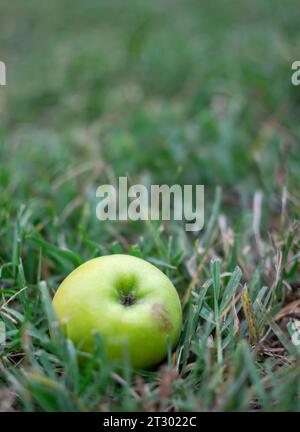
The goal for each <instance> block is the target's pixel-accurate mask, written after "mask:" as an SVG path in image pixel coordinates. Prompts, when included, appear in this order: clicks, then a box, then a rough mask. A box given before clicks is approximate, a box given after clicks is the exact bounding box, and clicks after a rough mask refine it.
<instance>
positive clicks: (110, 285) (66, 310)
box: [53, 254, 182, 369]
mask: <svg viewBox="0 0 300 432" xmlns="http://www.w3.org/2000/svg"><path fill="white" fill-rule="evenodd" d="M124 303H125V304H124ZM130 303H132V304H130ZM53 307H54V311H55V314H56V317H57V319H58V321H59V322H60V323H61V327H62V329H63V332H64V334H65V336H67V337H68V338H70V339H71V340H72V341H73V342H74V343H75V345H77V346H80V347H81V349H82V350H83V351H87V352H91V351H92V350H93V347H94V344H95V339H94V333H95V332H98V333H99V334H100V336H101V339H102V341H103V344H104V347H105V351H106V353H107V357H108V359H110V360H113V359H116V360H122V359H124V353H125V352H126V350H127V352H128V353H129V356H130V360H131V364H132V366H133V367H135V368H144V369H148V368H151V367H153V366H154V365H156V364H158V363H160V362H161V361H162V360H163V359H164V358H165V357H166V354H167V340H168V339H169V341H170V344H171V345H172V347H174V346H175V345H176V343H177V342H178V339H179V336H180V332H181V327H182V309H181V304H180V300H179V296H178V294H177V291H176V289H175V287H174V285H173V284H172V282H171V281H170V279H169V278H168V277H167V276H166V275H165V274H164V273H163V272H161V271H160V270H159V269H158V268H156V267H155V266H154V265H152V264H150V263H149V262H147V261H145V260H143V259H140V258H137V257H134V256H130V255H122V254H116V255H107V256H103V257H99V258H95V259H92V260H90V261H87V262H86V263H84V264H82V265H81V266H79V267H78V268H77V269H75V270H74V271H73V272H72V273H70V274H69V276H67V278H66V279H65V280H64V281H63V282H62V283H61V285H60V286H59V288H58V290H57V292H56V294H55V296H54V299H53Z"/></svg>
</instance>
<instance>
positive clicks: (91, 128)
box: [0, 0, 300, 411]
mask: <svg viewBox="0 0 300 432" xmlns="http://www.w3.org/2000/svg"><path fill="white" fill-rule="evenodd" d="M299 22H300V9H299V4H298V2H297V1H296V0H288V1H286V2H282V1H277V0H275V1H271V0H270V1H260V0H255V1H252V2H249V1H239V2H230V1H219V2H212V1H206V0H205V1H201V2H200V1H196V0H187V1H183V0H173V1H171V0H164V1H158V0H152V1H151V2H150V1H149V2H146V1H138V0H132V1H126V2H123V1H121V0H112V1H108V0H102V1H96V0H86V1H74V0H73V1H71V0H60V1H58V0H53V1H51V2H38V1H37V0H28V1H27V2H24V3H21V2H19V4H18V3H15V4H13V3H12V2H11V1H8V0H1V1H0V60H2V61H5V62H6V65H7V86H6V87H5V88H4V87H0V209H1V211H0V319H1V320H3V321H4V322H5V325H6V328H7V344H6V346H5V347H1V348H0V411H1V410H4V411H6V410H38V411H49V410H54V411H56V410H57V411H63V410H123V409H124V410H142V409H144V410H147V409H150V410H249V409H262V410H300V402H299V388H300V363H299V357H298V356H299V353H298V349H297V347H295V346H294V345H293V344H292V343H291V333H289V328H290V320H291V318H297V317H298V318H300V313H299V312H300V309H299V308H300V302H299V286H300V284H299V279H300V273H299V269H298V264H299V259H300V255H299V252H300V249H299V245H300V237H299V226H298V223H297V221H298V220H299V209H300V196H299V176H300V143H299V137H300V124H299V115H300V87H293V86H292V84H291V73H292V71H291V64H292V62H293V61H295V60H299V59H300V34H299V30H300V27H299ZM121 175H126V176H128V177H129V181H130V182H131V183H143V184H146V185H149V184H162V183H166V184H169V185H172V184H175V183H178V184H182V185H183V184H204V185H205V188H206V192H205V198H206V204H205V210H206V224H205V229H204V230H203V231H202V232H200V233H196V234H188V235H187V233H186V232H185V231H184V229H183V225H182V224H180V223H173V222H171V223H167V224H164V225H163V226H160V224H157V223H145V222H143V223H142V222H128V223H124V222H106V223H100V222H99V221H98V220H97V219H96V216H95V209H96V205H97V202H98V201H97V199H96V196H95V191H96V188H97V187H98V186H99V185H101V184H105V183H110V184H114V183H115V182H117V180H118V177H119V176H121ZM121 251H122V252H125V253H132V254H135V255H138V256H141V257H143V258H145V259H148V260H149V261H151V262H153V263H155V264H156V265H158V266H159V267H160V268H161V269H162V270H163V271H165V272H166V273H167V274H168V276H169V277H170V278H171V279H172V280H173V282H174V284H175V286H176V288H177V289H178V291H179V293H180V296H181V298H182V299H183V302H184V304H185V305H186V307H185V313H186V316H187V319H186V320H185V327H184V329H183V335H182V339H181V342H180V344H179V347H178V348H177V350H176V353H175V354H174V356H173V359H172V358H169V359H168V362H167V363H166V365H163V366H162V367H160V368H158V369H156V370H154V371H151V372H147V373H146V372H144V371H140V372H139V373H138V374H136V371H132V370H131V368H130V365H128V364H127V365H124V371H123V372H124V373H120V374H119V371H118V372H117V371H115V370H114V369H113V367H114V365H110V364H109V365H107V364H106V365H105V366H103V361H104V360H103V358H102V357H101V356H102V354H101V355H98V357H97V356H95V357H96V359H95V358H94V359H93V360H92V361H91V363H89V364H88V365H78V364H77V361H76V352H75V348H74V347H72V346H70V345H67V347H66V346H62V345H63V344H64V342H62V345H60V344H55V342H53V341H51V340H50V339H49V336H48V328H49V323H48V322H47V318H46V317H48V320H50V321H51V318H50V317H51V311H50V308H49V298H48V297H47V295H49V297H52V296H53V293H54V292H55V289H56V288H57V286H58V284H59V283H60V282H61V280H62V279H63V278H64V277H65V276H66V275H67V274H68V273H69V272H70V271H71V270H72V269H74V268H75V267H76V266H77V265H79V264H80V263H81V262H83V261H84V260H87V259H89V258H92V257H95V256H98V255H102V254H107V253H115V252H121ZM215 258H220V260H221V269H220V271H221V272H227V273H228V274H227V275H225V276H224V275H223V276H221V288H220V297H219V303H218V305H216V303H215V301H216V299H215V296H214V294H215V291H214V289H217V288H216V286H217V285H218V283H217V280H219V274H218V269H217V268H214V267H211V261H212V260H214V259H215ZM237 266H238V269H237ZM233 272H235V273H233ZM232 273H233V274H234V278H233V279H230V276H231V275H232ZM210 278H212V281H211V283H210ZM230 280H231V283H230ZM245 284H246V286H247V288H248V291H247V292H248V294H247V296H246V295H245V291H244V295H242V292H243V289H244V290H245ZM25 287H26V288H25ZM20 290H21V291H20ZM43 292H44V295H41V293H43ZM46 293H47V294H46ZM239 293H240V295H239ZM236 296H237V298H236ZM248 297H249V299H250V301H251V302H250V306H249V307H248V308H247V298H248ZM235 298H236V301H233V303H231V301H232V299H235ZM228 299H229V300H228ZM258 300H259V301H258ZM249 308H250V312H249ZM211 314H212V315H211ZM211 317H213V318H211ZM218 319H220V322H221V336H220V334H219V337H221V339H222V340H221V346H222V354H223V357H222V361H220V358H219V357H218V354H220V352H219V351H218V350H219V348H220V347H219V348H218V346H217V345H218V344H217V342H218V341H217V342H216V331H215V325H216V322H217V321H218ZM253 321H254V328H252V329H251V325H252V324H253ZM188 323H191V324H188ZM219 342H220V341H219ZM222 344H223V345H222ZM100 348H101V347H100ZM65 350H67V353H66V351H65ZM97 358H98V360H97ZM217 359H219V361H218V360H217ZM100 364H101V366H100Z"/></svg>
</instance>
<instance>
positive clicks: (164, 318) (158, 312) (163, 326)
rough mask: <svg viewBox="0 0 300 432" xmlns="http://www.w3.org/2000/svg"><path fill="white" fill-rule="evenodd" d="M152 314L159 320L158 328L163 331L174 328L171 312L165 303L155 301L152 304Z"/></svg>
mask: <svg viewBox="0 0 300 432" xmlns="http://www.w3.org/2000/svg"><path fill="white" fill-rule="evenodd" d="M151 314H152V317H153V319H154V320H155V321H156V322H157V325H158V328H159V329H160V330H161V331H165V332H168V331H170V330H171V328H172V323H171V321H170V318H169V313H168V311H167V310H166V308H165V307H164V305H162V304H159V303H154V304H153V305H152V306H151Z"/></svg>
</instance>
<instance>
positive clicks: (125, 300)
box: [121, 293, 135, 306]
mask: <svg viewBox="0 0 300 432" xmlns="http://www.w3.org/2000/svg"><path fill="white" fill-rule="evenodd" d="M121 303H122V305H124V306H131V305H133V304H134V303H135V298H134V296H133V294H131V293H128V294H124V293H122V294H121Z"/></svg>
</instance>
